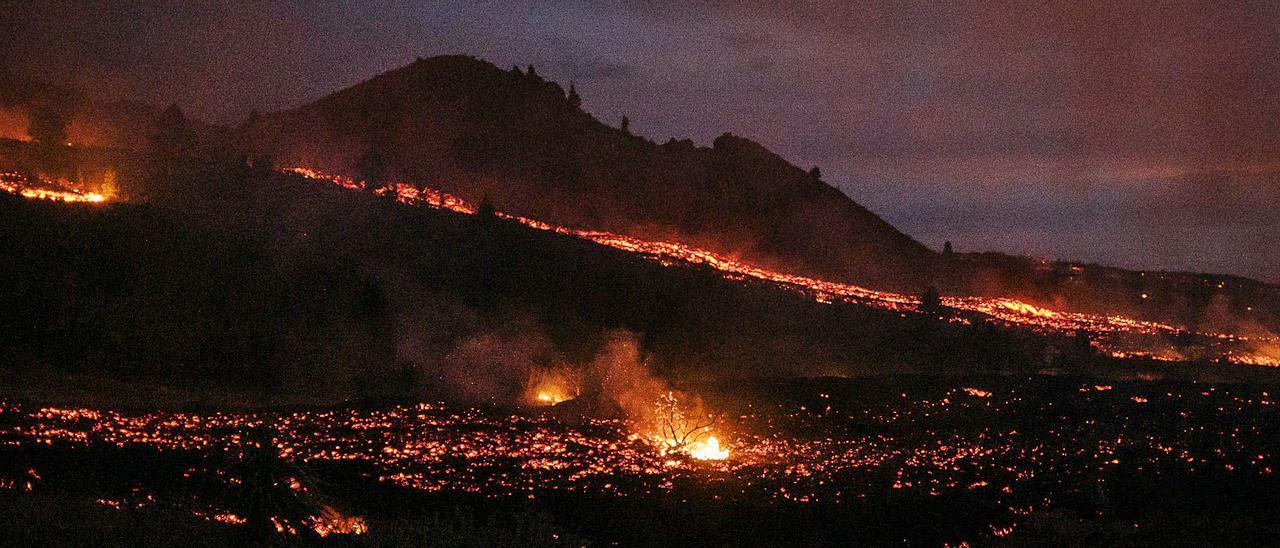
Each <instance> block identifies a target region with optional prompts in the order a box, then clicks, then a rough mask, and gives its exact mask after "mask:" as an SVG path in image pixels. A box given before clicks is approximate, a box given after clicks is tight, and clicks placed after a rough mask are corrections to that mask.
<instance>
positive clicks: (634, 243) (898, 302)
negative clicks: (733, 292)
mask: <svg viewBox="0 0 1280 548" xmlns="http://www.w3.org/2000/svg"><path fill="white" fill-rule="evenodd" d="M284 171H287V172H290V173H294V174H297V175H301V176H303V177H306V178H308V179H313V180H318V181H325V182H329V183H332V184H335V185H337V186H339V187H342V188H345V189H348V190H365V184H364V182H363V181H356V180H353V179H350V178H347V177H343V176H337V175H329V174H325V173H321V172H319V171H315V170H312V169H307V168H302V167H291V168H285V170H284ZM392 188H394V191H395V198H396V201H398V202H400V203H404V204H409V205H422V206H428V207H432V208H437V209H447V210H450V211H454V212H457V213H463V214H468V215H470V214H475V212H476V207H475V206H474V205H472V204H470V203H468V202H467V201H466V200H463V199H462V198H459V197H457V196H453V195H451V194H448V193H446V192H443V191H439V190H434V189H430V188H426V187H422V188H417V187H414V186H413V185H410V184H408V183H403V182H397V183H394V184H392V185H389V187H386V188H379V189H375V190H374V193H375V194H377V195H379V196H386V194H387V193H388V192H391V189H392ZM497 215H498V217H500V218H503V219H508V220H512V221H516V222H519V223H521V224H523V225H525V226H528V227H530V228H535V229H538V230H546V231H550V232H556V233H558V234H565V235H569V236H575V237H578V238H582V239H585V240H590V241H592V242H595V243H598V244H601V245H605V246H609V247H612V248H615V249H620V250H623V251H629V252H632V253H638V254H641V255H645V256H648V257H651V258H653V259H654V260H657V261H659V262H660V263H662V264H664V265H670V264H674V263H685V264H694V265H706V266H709V267H711V268H714V269H716V270H719V271H721V272H723V273H725V275H726V277H728V278H731V279H737V280H741V279H743V278H745V277H751V278H755V279H757V280H761V281H765V282H769V283H772V284H775V285H777V286H779V287H781V288H784V289H789V290H792V291H797V292H800V293H802V294H804V295H806V296H807V297H809V298H811V299H813V300H815V301H817V302H821V303H826V304H830V303H833V302H836V301H841V302H846V303H853V304H860V305H866V306H873V307H876V308H881V309H886V310H893V311H919V305H920V300H919V299H918V298H916V297H914V296H910V295H903V294H901V293H894V292H889V291H877V290H874V289H869V288H865V287H861V286H857V285H853V284H846V283H839V282H829V281H824V280H818V279H814V278H809V277H805V276H798V275H794V274H786V273H782V272H775V271H771V270H765V269H762V268H757V267H754V266H751V265H748V264H745V263H742V262H739V261H736V260H734V259H730V258H727V257H724V256H722V255H718V254H716V253H712V252H710V251H706V250H702V249H697V248H692V247H689V246H686V245H683V244H679V243H672V242H655V241H650V240H642V239H640V238H635V237H632V236H625V235H622V234H615V233H612V232H604V231H599V230H578V229H573V228H568V227H564V226H558V225H553V224H550V223H546V222H543V221H539V220H536V219H530V218H528V217H521V216H518V215H510V214H507V213H502V212H498V213H497ZM942 304H943V305H945V306H947V307H950V308H953V309H956V310H963V311H968V312H976V313H979V314H983V315H985V316H989V317H992V318H995V319H997V320H1001V321H1004V322H1008V323H1012V324H1018V325H1024V326H1030V327H1034V328H1043V329H1051V330H1055V331H1061V332H1075V331H1086V332H1090V333H1115V332H1124V333H1140V334H1146V335H1154V334H1178V333H1187V332H1188V331H1187V330H1186V329H1183V328H1180V327H1176V326H1173V325H1169V324H1164V323H1159V322H1151V321H1143V320H1137V319H1133V318H1128V317H1125V316H1118V315H1112V316H1103V315H1097V314H1085V313H1079V312H1060V311H1054V310H1049V309H1045V308H1040V307H1037V306H1035V305H1032V304H1028V303H1025V302H1022V301H1018V300H1015V299H1007V298H988V297H943V298H942ZM1194 334H1196V335H1200V336H1204V337H1210V338H1216V339H1223V340H1230V341H1247V340H1264V339H1258V338H1252V339H1251V338H1248V337H1244V336H1238V335H1233V334H1226V333H1194ZM1265 340H1271V339H1265ZM1110 353H1111V354H1113V355H1115V356H1116V357H1135V356H1140V357H1146V358H1151V359H1157V360H1171V359H1177V358H1171V357H1168V356H1167V355H1164V354H1161V353H1159V352H1144V351H1133V350H1129V351H1123V352H1122V351H1118V350H1117V351H1112V352H1110ZM1225 357H1226V359H1228V360H1229V361H1232V362H1235V363H1241V364H1248V365H1266V366H1273V367H1280V359H1275V358H1271V357H1268V356H1261V355H1249V354H1236V353H1231V354H1228V355H1227V356H1225Z"/></svg>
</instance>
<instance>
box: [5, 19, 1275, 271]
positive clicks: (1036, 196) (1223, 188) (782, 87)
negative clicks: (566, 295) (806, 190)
mask: <svg viewBox="0 0 1280 548" xmlns="http://www.w3.org/2000/svg"><path fill="white" fill-rule="evenodd" d="M0 4H3V2H0ZM35 4H39V5H33V4H31V3H22V5H21V6H18V7H16V9H4V10H3V11H4V12H5V15H4V16H0V17H5V18H7V21H4V23H3V24H4V27H5V30H7V31H8V32H0V51H3V52H7V57H8V59H7V60H6V62H7V63H8V64H10V65H12V66H13V67H14V68H16V69H20V70H25V71H33V72H39V73H41V74H44V75H47V76H49V77H51V78H56V79H65V80H67V81H72V82H75V83H78V84H81V85H83V86H85V87H87V88H91V89H95V90H99V91H101V92H103V93H108V94H114V95H119V96H136V97H140V98H143V99H146V100H151V101H155V102H168V101H177V102H179V103H180V104H181V105H182V106H183V107H184V108H186V109H187V110H188V111H190V112H193V113H196V114H198V115H200V116H203V117H206V118H211V119H214V120H217V121H222V122H237V121H239V120H240V119H242V118H243V116H244V115H245V114H247V113H248V111H249V110H251V109H255V108H256V109H259V110H271V109H279V108H284V107H287V106H290V105H293V104H297V103H300V102H302V101H305V100H307V99H310V98H314V97H317V96H319V95H322V94H324V93H327V92H329V91H331V90H334V89H337V88H340V87H343V86H347V85H350V84H353V83H356V82H358V81H360V80H362V79H364V78H367V77H369V76H371V75H373V74H376V73H378V72H382V71H384V70H387V69H390V68H393V67H395V66H399V65H402V64H404V63H407V62H408V61H410V60H412V59H413V58H414V57H416V56H427V55H434V54H440V53H455V52H466V53H472V54H474V55H477V56H480V57H484V58H486V59H490V60H492V61H494V62H496V63H498V64H499V65H502V66H510V65H515V64H518V65H521V66H523V65H527V64H534V65H536V66H537V67H538V71H539V72H540V73H542V74H544V75H546V76H548V77H550V78H554V79H557V80H560V81H562V82H566V83H567V82H569V81H573V82H574V83H575V84H576V85H577V87H578V90H579V92H580V93H581V94H582V95H583V97H584V106H585V107H586V108H587V109H588V110H590V111H592V112H593V113H595V114H597V115H598V116H599V117H600V118H602V119H604V120H606V121H614V120H616V119H618V118H619V117H620V116H622V115H624V114H625V115H627V116H628V117H629V118H630V119H631V121H632V128H633V130H634V131H637V132H639V133H641V134H644V135H649V136H652V137H654V138H655V139H658V140H665V139H666V138H667V137H670V136H680V137H684V136H691V137H693V138H694V139H695V140H697V141H699V142H703V143H707V142H709V141H710V140H711V139H712V138H714V137H715V136H716V135H718V134H719V133H721V132H724V131H732V132H734V133H738V134H742V135H747V136H750V137H752V138H754V139H756V140H759V141H761V142H763V143H764V144H766V145H767V146H769V147H770V148H773V149H774V150H776V151H778V152H780V153H781V154H783V155H784V156H786V157H787V158H789V159H791V160H792V161H794V162H796V163H798V164H801V165H803V166H808V165H813V164H817V165H820V166H821V167H822V168H823V173H824V174H825V178H826V179H827V180H829V181H832V182H833V183H836V184H837V185H839V186H841V187H842V188H843V189H845V191H846V192H848V193H849V194H850V195H851V196H853V197H854V198H855V199H857V200H859V201H861V202H863V203H864V204H866V205H868V206H869V207H871V208H872V209H873V210H875V211H877V212H880V213H882V214H883V215H884V216H886V217H887V218H888V219H889V220H890V221H891V222H893V223H895V224H896V225H897V226H899V227H900V228H902V229H903V230H905V231H906V232H908V233H911V234H913V235H916V236H918V237H920V238H921V239H922V240H924V241H926V242H927V243H929V244H932V245H940V240H941V239H944V238H950V239H954V240H957V242H958V243H960V244H961V247H962V248H965V249H999V250H1007V251H1013V252H1026V253H1034V254H1041V255H1048V256H1051V257H1061V258H1071V259H1087V260H1095V261H1100V262H1106V263H1114V264H1125V265H1129V266H1149V267H1160V268H1187V269H1215V270H1226V271H1231V272H1235V273H1241V274H1246V275H1252V276H1256V277H1262V278H1265V279H1269V280H1272V281H1280V278H1276V276H1277V275H1280V274H1277V273H1276V269H1275V265H1277V264H1280V252H1277V251H1276V250H1275V249H1276V246H1274V245H1272V244H1271V243H1270V242H1269V241H1267V238H1262V237H1259V236H1257V235H1256V234H1261V233H1262V232H1263V231H1266V230H1271V231H1272V232H1271V234H1276V233H1280V230H1277V229H1280V220H1278V219H1277V218H1278V217H1280V215H1278V214H1277V213H1275V211H1274V210H1273V209H1271V208H1267V207H1264V206H1262V205H1261V204H1265V203H1267V202H1266V201H1267V200H1270V199H1272V198H1274V197H1275V196H1276V177H1275V176H1274V173H1275V172H1276V170H1277V166H1280V46H1278V44H1280V4H1276V3H1274V2H1257V3H1248V2H1239V3H1230V4H1225V3H1209V2H1162V3H1159V4H1147V3H1133V4H1125V3H1109V2H1108V3H1080V2H1050V3H1047V4H1046V3H1035V4H1033V3H1025V2H972V3H969V2H938V3H889V2H883V3H882V2H870V3H861V2H860V3H847V2H809V3H795V4H788V5H786V9H781V8H780V6H779V4H777V3H774V2H754V1H732V2H728V1H726V2H718V1H704V2H681V3H678V4H677V3H669V2H629V1H620V2H599V3H581V2H536V3H523V2H450V1H445V2H437V3H432V4H430V5H421V3H417V2H407V1H404V2H398V1H366V2H350V3H337V2H234V3H226V2H210V1H193V2H182V3H173V2H133V3H129V2H114V3H84V4H80V3H69V2H48V3H45V2H38V3H35ZM46 4H47V5H46ZM1006 211H1007V212H1009V214H1008V215H1001V214H996V213H993V212H1006ZM1197 231H1198V232H1197ZM1242 231H1243V232H1242ZM1197 233H1200V234H1202V235H1203V236H1202V237H1197V236H1196V234H1197ZM1246 243H1247V244H1249V245H1248V246H1246V245H1245V244H1246ZM1139 261H1140V262H1143V264H1140V265H1139V264H1134V263H1135V262H1139Z"/></svg>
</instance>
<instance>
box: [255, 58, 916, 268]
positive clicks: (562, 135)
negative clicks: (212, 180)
mask: <svg viewBox="0 0 1280 548" xmlns="http://www.w3.org/2000/svg"><path fill="white" fill-rule="evenodd" d="M240 131H241V134H242V137H243V139H244V141H245V142H246V144H247V145H248V146H249V147H251V148H253V149H255V150H258V151H266V152H269V153H270V154H271V155H272V156H273V157H274V159H275V161H276V163H277V164H280V165H305V166H311V167H316V168H319V169H324V170H327V171H333V172H341V173H349V174H355V173H356V172H357V171H359V170H358V169H357V167H358V166H359V165H360V164H361V159H362V156H363V155H364V154H367V153H368V151H371V150H372V151H376V152H377V153H378V155H380V156H381V157H382V158H383V159H384V161H385V164H386V166H387V168H388V172H389V174H390V176H392V177H394V178H398V179H403V180H408V181H415V182H423V183H426V182H430V184H432V186H435V187H438V188H442V189H444V190H447V191H449V192H451V193H454V194H457V195H460V196H462V197H463V198H466V199H469V200H472V201H479V200H480V199H481V198H482V197H484V196H488V197H490V198H491V199H492V200H493V201H494V202H495V203H496V204H497V205H498V206H499V207H500V208H502V209H505V210H509V211H512V212H514V213H519V214H523V215H527V216H530V217H535V218H539V219H544V220H547V221H550V222H555V223H559V224H564V225H569V226H575V227H580V228H595V229H603V230H611V231H617V232H625V233H629V234H633V235H637V236H642V237H647V238H650V239H667V240H680V241H684V242H688V243H691V244H694V245H697V246H699V247H703V248H707V249H711V250H714V251H717V252H720V253H722V254H725V255H731V256H737V257H740V258H742V259H745V260H748V261H750V262H753V263H756V264H760V265H763V266H775V267H777V266H785V267H786V268H788V269H791V270H795V271H800V272H804V273H809V274H817V275H822V276H827V277H831V278H836V279H854V280H859V281H862V282H863V283H873V284H876V285H879V286H882V287H894V288H899V289H905V290H912V291H916V290H919V288H920V287H921V284H922V283H923V282H924V276H922V275H921V274H922V273H923V272H925V271H926V269H925V268H924V267H926V266H927V265H928V264H929V262H930V259H931V257H932V255H933V254H932V253H931V252H930V251H929V250H928V249H927V248H925V247H924V246H923V245H921V244H919V243H918V242H916V241H914V240H912V239H911V238H910V237H908V236H906V235H904V234H902V233H901V232H899V231H897V230H896V229H894V228H893V227H892V226H890V225H889V224H888V223H886V222H884V221H883V220H882V219H880V218H879V217H877V216H876V215H874V214H872V213H871V212H869V211H867V210H866V209H865V208H863V207H861V206H859V205H858V204H856V203H854V202H853V201H852V200H850V199H849V198H848V197H846V196H845V195H844V194H842V193H841V192H840V191H839V190H837V189H835V188H833V187H831V186H830V185H828V184H826V183H825V182H823V181H821V180H819V179H817V178H816V177H813V176H811V175H810V174H809V173H808V172H806V171H804V170H802V169H800V168H798V167H796V166H793V165H791V164H789V163H788V162H786V161H785V160H784V159H782V158H781V157H779V156H777V155H776V154H773V153H772V152H769V151H768V150H767V149H765V148H764V147H762V146H760V145H758V144H756V143H753V142H751V141H749V140H747V139H744V138H741V137H736V136H733V135H728V134H726V135H723V136H721V137H720V138H718V139H716V140H715V142H714V144H713V145H712V146H711V147H710V148H705V147H696V146H694V145H693V144H692V143H691V142H688V141H672V142H669V143H667V144H664V145H657V144H655V143H653V142H651V141H648V140H646V139H643V138H641V137H638V136H635V135H631V134H629V133H628V132H627V131H625V130H621V129H615V128H612V127H608V126H606V125H604V124H602V123H600V122H599V121H597V120H595V119H594V118H592V117H591V116H590V115H588V114H586V113H584V112H583V111H582V110H581V109H580V108H579V107H578V101H577V100H576V97H575V96H574V95H573V94H566V92H565V90H563V89H562V88H561V87H560V86H559V85H557V84H555V83H552V82H547V81H545V80H543V79H542V78H541V77H539V76H537V75H536V74H535V73H533V72H532V71H530V72H525V71H520V70H518V69H514V70H511V71H504V70H501V69H499V68H497V67H495V66H493V65H492V64H489V63H487V62H484V61H480V60H477V59H474V58H470V57H461V56H450V57H434V58H431V59H425V60H419V61H417V62H415V63H413V64H411V65H409V66H406V67H404V68H401V69H398V70H394V71H391V72H388V73H386V74H383V75H381V76H378V77H376V78H373V79H371V80H369V81H367V82H365V83H362V84H359V85H357V86H354V87H351V88H349V89H346V90H342V91H340V92H337V93H334V94H332V95H330V96H328V97H325V98H323V99H320V100H318V101H315V102H313V103H310V104H307V105H303V106H301V107H298V108H296V109H293V110H290V111H286V112H282V113H278V114H272V115H267V116H263V117H260V118H258V119H256V120H255V121H253V122H252V123H250V124H248V125H247V126H246V127H244V128H241V130H240Z"/></svg>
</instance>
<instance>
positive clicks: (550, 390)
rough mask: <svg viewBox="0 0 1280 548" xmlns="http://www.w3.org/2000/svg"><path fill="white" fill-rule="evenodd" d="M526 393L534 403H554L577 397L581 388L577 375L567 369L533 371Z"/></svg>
mask: <svg viewBox="0 0 1280 548" xmlns="http://www.w3.org/2000/svg"><path fill="white" fill-rule="evenodd" d="M528 386H529V388H528V390H527V393H528V394H529V397H530V399H531V400H533V403H534V404H536V405H548V406H549V405H556V404H560V403H564V402H566V401H569V400H572V399H574V398H577V397H578V396H579V395H580V392H581V389H580V388H579V385H578V377H577V375H576V374H575V373H574V372H573V371H570V370H568V369H551V370H547V371H539V372H535V373H534V374H533V375H532V376H531V377H530V379H529V383H528Z"/></svg>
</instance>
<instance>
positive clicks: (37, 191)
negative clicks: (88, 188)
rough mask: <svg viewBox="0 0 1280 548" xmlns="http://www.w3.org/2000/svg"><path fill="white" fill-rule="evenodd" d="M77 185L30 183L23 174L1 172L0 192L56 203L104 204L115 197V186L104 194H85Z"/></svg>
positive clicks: (44, 181) (63, 182) (37, 181)
mask: <svg viewBox="0 0 1280 548" xmlns="http://www.w3.org/2000/svg"><path fill="white" fill-rule="evenodd" d="M76 186H78V185H76V184H75V183H72V182H71V181H67V180H65V179H58V180H56V181H50V180H46V179H38V180H36V181H30V180H29V179H28V177H26V176H24V175H22V174H21V173H15V172H12V171H6V172H0V190H3V191H5V192H8V193H10V194H17V195H18V196H22V197H23V198H30V199H33V200H51V201H55V202H73V203H94V204H96V203H102V202H105V201H107V200H108V199H110V198H111V197H112V196H113V195H114V185H112V186H110V187H108V188H104V190H103V191H102V192H100V193H99V192H84V191H81V190H78V189H77V188H76Z"/></svg>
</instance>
